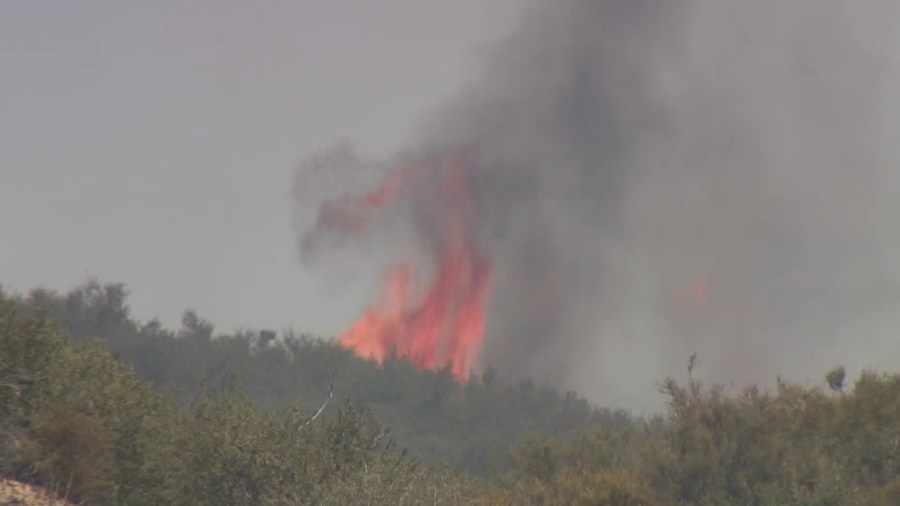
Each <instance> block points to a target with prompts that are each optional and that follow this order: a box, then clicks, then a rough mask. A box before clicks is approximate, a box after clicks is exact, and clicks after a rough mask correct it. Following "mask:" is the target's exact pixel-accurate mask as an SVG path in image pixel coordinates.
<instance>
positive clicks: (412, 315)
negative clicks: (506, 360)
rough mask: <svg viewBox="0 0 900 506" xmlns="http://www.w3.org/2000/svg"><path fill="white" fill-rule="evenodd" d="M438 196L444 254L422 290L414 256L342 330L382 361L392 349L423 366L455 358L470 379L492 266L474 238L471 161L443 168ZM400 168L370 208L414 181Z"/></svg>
mask: <svg viewBox="0 0 900 506" xmlns="http://www.w3.org/2000/svg"><path fill="white" fill-rule="evenodd" d="M440 168H442V169H444V172H445V173H444V174H442V176H443V177H442V178H441V179H440V181H441V183H440V185H439V188H438V191H437V192H436V195H434V196H433V197H434V199H433V200H430V201H429V202H430V203H431V204H432V205H434V206H437V207H436V208H435V209H434V210H435V211H436V216H437V217H438V218H437V221H438V223H436V224H435V227H434V228H435V231H436V233H438V244H437V253H436V258H435V259H434V265H433V266H432V267H433V273H432V275H431V278H430V280H427V282H426V283H424V288H423V289H420V290H416V287H417V276H419V275H420V272H419V270H418V269H417V266H416V265H415V263H414V262H413V261H411V260H404V261H401V262H398V263H397V264H396V265H394V266H393V268H391V269H390V270H389V272H388V273H387V275H386V277H385V279H384V282H383V284H382V287H381V292H380V295H379V300H378V301H376V302H375V303H374V304H372V305H371V306H370V307H369V308H368V309H367V310H366V311H365V313H364V314H363V316H362V317H361V318H360V319H359V320H357V321H356V322H355V323H354V324H353V325H351V326H350V328H349V329H348V330H347V331H346V332H344V333H343V334H342V335H341V336H340V344H341V346H343V347H345V348H347V349H350V350H352V351H353V352H354V353H355V354H356V355H358V356H360V357H365V358H373V359H375V360H376V361H378V362H379V363H381V362H383V361H384V359H385V357H387V356H388V355H390V354H391V353H392V352H396V354H397V355H398V356H402V357H406V358H407V359H408V360H410V361H412V362H413V363H414V364H416V365H417V366H418V367H420V368H424V369H438V368H441V367H443V366H445V365H449V366H450V369H451V371H452V372H453V375H454V376H456V378H458V379H459V380H460V381H461V382H465V381H466V380H467V379H468V377H469V375H470V373H471V371H472V369H473V367H474V366H475V365H476V364H477V361H478V358H479V352H480V350H481V345H482V340H483V337H484V328H485V303H486V297H487V293H488V289H489V285H490V277H491V276H490V266H489V262H488V260H487V257H486V256H485V255H483V254H482V253H481V252H480V251H479V248H478V245H477V244H476V242H475V238H474V237H473V233H472V231H473V229H474V218H475V216H474V209H473V204H472V201H471V193H470V183H469V179H468V174H467V172H466V167H465V165H463V164H461V163H459V160H452V161H451V162H450V163H449V164H448V165H446V166H443V167H440ZM406 177H407V173H405V172H397V173H395V174H394V175H393V176H392V177H391V178H390V179H389V180H388V182H387V183H386V184H385V185H384V186H382V187H381V188H378V189H377V190H375V191H373V192H371V193H369V194H368V195H366V196H365V197H363V198H362V199H361V204H362V207H382V206H386V205H390V204H391V203H392V202H393V200H394V199H395V198H396V196H397V193H398V192H399V191H400V190H401V187H402V185H403V184H404V183H405V182H406Z"/></svg>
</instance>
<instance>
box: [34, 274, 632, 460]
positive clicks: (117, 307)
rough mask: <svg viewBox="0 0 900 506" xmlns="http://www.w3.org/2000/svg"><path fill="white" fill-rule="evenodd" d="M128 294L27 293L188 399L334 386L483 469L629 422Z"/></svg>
mask: <svg viewBox="0 0 900 506" xmlns="http://www.w3.org/2000/svg"><path fill="white" fill-rule="evenodd" d="M127 295H128V293H127V291H126V289H125V287H124V286H123V285H121V284H108V285H101V284H99V283H97V282H96V281H90V282H88V283H87V284H85V285H84V286H81V287H78V288H76V289H74V290H72V291H70V292H68V293H65V294H59V293H55V292H51V291H47V290H34V291H32V292H31V293H30V294H29V295H28V296H27V297H20V298H19V304H20V305H21V306H22V307H23V308H25V309H27V308H44V309H45V310H46V311H47V312H48V315H49V316H50V317H51V318H52V319H53V320H54V321H55V322H57V324H58V325H59V326H60V328H61V330H62V331H63V332H65V333H66V334H67V335H69V336H71V337H72V338H73V339H74V340H76V341H79V342H99V343H102V344H103V345H105V346H106V347H107V348H108V349H109V350H110V351H111V352H113V353H114V354H115V355H116V356H117V357H118V358H119V359H120V360H121V361H123V362H124V363H126V364H129V365H130V366H131V367H132V368H133V370H134V372H135V374H136V375H137V376H138V377H139V378H141V379H144V380H147V381H150V382H152V383H153V384H154V385H156V386H160V387H174V388H175V389H176V390H175V392H176V394H177V395H178V396H179V398H181V399H182V400H187V399H189V398H190V396H191V394H192V393H193V392H194V391H195V390H196V389H197V387H198V386H199V385H200V384H201V382H204V381H206V382H209V383H219V382H221V381H223V380H224V379H225V378H228V377H229V376H233V377H236V378H238V380H239V381H240V383H241V389H242V391H243V392H245V393H246V395H247V397H248V398H249V399H250V401H251V402H252V403H253V405H254V406H256V407H257V408H260V409H263V410H271V409H277V408H280V407H281V406H283V405H284V404H286V403H289V402H299V403H300V404H302V405H304V406H318V405H320V404H321V403H322V402H323V400H324V399H325V398H326V397H327V396H328V393H329V391H330V390H331V391H333V394H334V395H335V396H336V397H337V398H348V399H349V400H350V401H351V402H353V403H354V404H356V405H359V406H367V407H370V408H371V409H372V411H373V412H374V413H375V415H376V416H377V418H378V420H379V421H380V422H381V423H382V424H384V425H385V426H386V427H389V428H390V430H391V434H392V435H393V436H395V437H396V438H397V439H398V440H400V441H403V442H404V444H405V445H407V446H408V448H409V452H410V453H411V454H412V455H414V456H416V457H420V458H423V459H424V460H425V461H427V462H438V461H440V462H447V463H450V464H453V465H455V466H457V467H461V468H463V469H465V470H467V471H471V472H474V473H477V474H485V473H487V472H488V471H489V469H490V466H491V460H492V458H493V457H494V456H495V455H497V454H498V453H501V452H503V451H505V450H506V449H507V448H508V447H509V446H510V445H511V444H512V443H514V442H515V441H518V440H520V439H521V438H522V437H523V436H525V435H526V434H530V433H543V434H561V433H570V432H572V431H574V430H576V429H580V428H585V427H589V426H605V427H620V426H625V425H628V424H630V423H631V420H630V418H629V417H628V416H627V414H626V413H625V412H623V411H611V410H606V409H599V408H595V407H593V406H591V405H590V404H589V403H588V402H587V401H586V400H585V399H583V398H580V397H577V396H576V395H574V394H573V393H562V394H561V393H558V392H556V391H555V390H552V389H549V388H541V387H539V386H537V385H534V384H532V383H531V382H528V381H524V382H520V383H517V384H513V385H508V384H503V383H502V382H500V381H499V380H498V379H497V378H496V375H495V374H494V373H493V371H490V370H489V371H488V372H487V373H485V374H484V375H482V376H481V377H476V378H472V380H471V381H469V382H468V384H467V385H466V386H461V385H460V384H459V383H458V382H457V381H456V380H455V378H454V377H453V375H452V374H451V373H450V371H449V369H447V370H442V371H436V372H433V371H420V370H418V369H416V368H415V367H414V366H412V364H410V363H409V362H407V361H406V360H402V359H397V358H394V359H389V360H387V361H386V363H385V364H384V365H383V367H378V366H377V365H376V364H375V363H374V362H373V361H367V360H360V359H358V358H356V357H355V356H353V355H352V354H351V353H350V352H348V351H347V350H344V349H342V348H341V347H339V346H336V345H335V344H333V343H332V342H330V341H325V340H322V339H316V338H310V337H307V336H304V335H302V334H298V333H294V332H291V331H287V332H280V333H276V332H274V331H270V330H262V331H238V332H231V333H216V331H215V328H214V326H213V325H212V324H211V323H210V322H208V321H206V320H204V319H203V318H201V317H199V316H198V315H197V314H196V313H194V312H193V311H186V312H185V313H184V317H183V319H182V327H181V328H180V329H178V330H176V331H171V330H168V329H165V328H163V326H161V325H160V324H159V323H158V322H157V321H155V320H154V321H150V322H147V323H140V322H138V321H137V320H136V319H134V318H133V317H132V316H131V315H130V312H129V308H128V304H127ZM332 383H333V385H332ZM326 414H328V415H330V414H331V411H330V410H329V411H328V412H327V413H326Z"/></svg>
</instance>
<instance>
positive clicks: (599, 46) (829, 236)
mask: <svg viewBox="0 0 900 506" xmlns="http://www.w3.org/2000/svg"><path fill="white" fill-rule="evenodd" d="M895 5H897V4H896V2H894V1H892V0H868V1H867V0H862V1H859V2H847V1H844V0H807V1H800V0H795V1H783V0H758V1H754V2H748V1H744V0H565V1H559V0H554V1H541V2H531V3H530V4H529V5H528V6H527V7H526V8H524V12H523V15H522V18H521V20H520V25H519V26H518V28H517V29H516V30H515V31H514V32H513V33H512V34H511V36H510V37H509V38H507V39H506V40H504V41H502V42H501V43H500V44H498V45H497V46H496V47H495V48H493V50H492V51H491V52H490V54H487V55H485V57H484V59H483V61H482V62H481V65H480V68H478V69H476V71H475V72H474V74H473V76H472V78H471V79H470V80H469V81H468V82H469V84H467V85H466V86H465V87H464V88H463V89H462V90H461V91H460V93H459V94H458V95H457V96H455V97H453V98H452V99H450V100H448V101H447V102H446V103H444V104H441V105H440V107H438V108H437V109H436V110H435V111H432V112H431V113H430V114H429V115H427V116H426V117H425V118H424V120H423V122H422V128H421V135H420V138H419V139H418V142H416V143H415V144H414V145H413V146H406V147H405V149H404V151H403V153H404V154H403V155H398V157H397V158H396V159H395V160H390V161H389V162H386V163H369V162H365V161H360V160H359V159H358V158H354V157H355V155H353V154H352V150H350V149H348V148H346V147H343V148H340V149H338V150H336V151H329V152H327V153H330V154H329V155H328V156H330V157H332V158H337V159H342V160H343V161H341V160H337V162H335V163H332V164H330V165H329V164H328V163H325V164H324V165H325V166H328V167H329V169H328V170H326V171H325V172H324V173H320V176H321V174H327V177H325V176H322V177H320V176H315V175H314V174H315V173H316V172H315V171H314V170H313V168H314V167H320V168H321V167H322V166H323V156H324V155H321V154H319V155H317V156H316V157H313V158H311V160H312V161H310V162H307V163H305V164H303V166H302V167H301V169H300V170H299V172H298V179H297V181H298V186H297V187H298V188H308V187H309V186H310V185H313V184H314V183H313V182H314V181H318V180H319V179H323V180H324V179H327V178H332V183H328V184H330V186H329V187H328V189H327V191H316V192H315V195H316V197H317V198H319V197H324V198H323V199H322V200H324V202H322V203H321V207H320V208H319V214H318V216H317V218H315V220H314V223H311V224H310V223H306V224H304V225H300V223H301V222H303V220H302V219H298V235H299V237H300V250H301V255H302V257H303V260H304V263H305V264H306V265H307V266H309V267H310V268H312V267H313V266H316V267H317V268H323V269H325V270H326V271H331V272H344V270H345V269H346V268H347V266H348V265H350V263H352V262H351V261H352V260H354V259H356V260H360V259H377V261H374V262H369V261H366V262H363V263H364V264H365V265H366V266H367V267H371V266H372V265H373V263H375V264H378V266H377V271H378V275H379V276H382V275H384V276H387V277H389V278H390V277H391V276H389V275H388V273H390V272H392V269H396V268H397V267H396V266H397V265H406V264H404V262H408V261H414V263H415V266H416V270H417V272H419V274H417V275H416V276H415V280H410V283H411V287H410V288H409V290H411V291H413V292H415V291H417V290H418V292H420V293H422V294H424V295H420V296H416V297H413V296H410V295H403V296H401V297H399V299H403V300H402V301H400V302H398V300H394V302H393V303H390V304H387V303H386V302H385V300H384V299H385V298H388V299H390V298H391V297H390V296H387V295H384V294H383V295H382V298H381V302H378V303H375V304H374V305H373V306H372V309H370V313H371V312H372V311H374V313H371V314H374V315H375V316H376V317H380V318H381V319H380V320H379V321H381V322H388V323H390V325H388V323H384V325H386V326H383V327H382V328H381V330H379V331H378V332H381V334H379V335H380V337H378V338H377V339H375V340H374V341H371V342H375V341H378V340H379V339H380V340H381V341H378V342H382V343H383V344H385V345H390V346H394V347H396V348H397V350H398V351H400V352H405V353H407V354H409V355H410V356H413V355H415V356H417V357H420V358H419V359H418V360H419V363H420V364H422V365H423V366H428V367H432V366H440V365H441V364H440V362H441V361H453V360H456V364H455V366H456V369H455V372H457V375H458V376H460V377H461V378H463V377H465V376H466V375H467V374H468V373H470V372H472V373H477V372H479V371H480V370H482V369H483V368H484V367H486V366H488V365H490V366H494V367H496V368H497V369H498V371H499V372H500V374H501V376H502V377H506V378H508V379H515V378H518V377H521V376H526V375H527V376H531V377H534V378H536V379H538V380H539V381H543V382H547V383H550V384H553V385H556V386H559V387H562V388H576V389H578V390H579V391H581V392H583V393H586V394H587V395H589V396H592V397H594V398H595V399H597V400H600V401H603V402H611V403H615V404H620V405H626V406H629V407H641V406H650V405H652V404H653V403H654V401H653V399H656V398H657V397H656V392H655V389H654V387H653V385H654V382H655V381H657V380H659V379H660V378H661V377H663V376H665V375H668V374H680V373H682V372H683V370H684V364H685V361H686V358H687V356H688V355H689V354H690V353H692V352H695V351H696V352H697V353H698V354H699V355H700V356H701V358H702V359H703V365H702V366H701V369H700V371H699V372H700V373H701V374H703V375H705V376H706V377H707V378H709V379H714V380H718V381H734V382H736V383H739V384H740V383H746V382H751V381H753V382H765V381H768V380H770V379H771V378H772V377H773V376H774V375H775V374H781V375H783V376H787V377H789V378H797V379H817V378H818V377H819V376H820V375H821V373H823V372H824V369H825V368H827V367H829V366H831V365H834V364H836V363H843V364H845V365H848V366H849V367H851V368H853V367H857V368H858V367H861V366H863V365H866V366H876V367H877V366H881V367H890V366H894V367H895V366H896V365H897V363H898V362H900V347H898V346H894V345H892V344H891V343H892V342H893V341H895V340H896V337H897V334H898V333H900V327H897V326H895V325H896V324H897V323H898V322H900V318H898V317H897V315H898V314H900V313H898V312H900V226H898V225H897V224H896V223H895V221H896V217H897V216H900V203H898V199H897V198H896V196H897V195H900V193H898V191H900V165H898V163H900V157H898V149H900V148H898V147H896V146H897V143H896V140H897V139H900V137H898V134H900V129H898V118H900V115H898V113H900V91H898V90H900V79H897V77H898V73H897V70H898V65H897V63H898V58H897V57H896V56H895V55H896V54H897V53H898V49H900V44H898V41H897V38H896V34H897V27H898V23H897V19H898V18H897V16H896V14H897V9H896V7H895ZM335 153H338V155H335ZM339 153H344V154H343V155H339ZM348 153H349V154H348ZM328 156H326V159H327V158H328ZM347 160H352V163H351V162H348V161H347ZM338 165H342V167H338ZM347 167H351V168H350V169H347ZM454 174H456V176H453V175H454ZM454 177H456V178H457V179H456V183H455V184H457V185H458V186H459V188H457V191H458V192H462V193H464V194H465V195H464V196H457V197H454V198H452V199H449V200H448V199H447V198H445V197H441V195H445V194H446V188H447V185H448V184H449V183H448V182H447V181H448V178H450V179H452V178H454ZM362 179H367V181H366V184H362V183H360V181H362ZM301 181H302V184H301ZM323 184H325V183H323ZM367 185H368V186H367ZM326 186H327V185H326ZM311 198H312V196H310V195H308V194H306V195H301V194H300V193H299V192H298V195H297V196H296V200H297V203H298V207H297V209H298V216H300V211H299V210H300V209H306V208H305V207H304V206H305V205H307V204H308V203H309V202H310V199H311ZM463 201H465V202H463ZM303 216H307V215H303ZM307 221H308V220H307ZM341 251H343V252H345V253H343V254H344V255H345V256H344V257H341V258H342V259H341V260H335V259H334V258H335V255H338V254H339V252H341ZM448 251H456V252H457V257H454V258H455V260H454V261H456V262H458V265H457V266H456V267H455V268H456V269H457V270H456V271H454V272H456V273H457V274H456V275H457V276H462V277H465V280H463V281H460V279H457V278H454V280H445V281H440V279H439V278H440V277H441V276H442V275H446V274H447V272H446V270H445V268H444V267H443V262H446V261H448V260H447V255H448ZM346 252H350V253H346ZM482 263H483V265H482ZM355 265H359V264H358V263H357V264H355ZM392 265H393V267H392ZM488 272H489V275H488ZM479 276H481V277H479ZM476 278H477V279H476ZM393 279H394V280H395V281H396V279H397V276H396V275H395V276H394V278H393ZM440 283H447V285H446V286H444V285H442V286H443V288H441V289H442V290H443V289H446V290H447V293H446V294H445V295H446V301H445V302H444V303H443V305H442V306H440V307H441V308H443V311H444V313H441V314H445V315H446V318H445V319H446V321H443V320H441V322H437V323H435V325H438V326H439V327H440V328H441V329H443V330H429V331H423V330H421V326H422V325H424V324H423V323H422V321H423V319H427V318H426V316H423V315H424V313H428V314H429V315H433V314H436V313H434V312H433V311H432V309H433V306H428V304H427V303H426V300H425V299H427V298H428V297H429V296H430V295H428V294H430V293H431V291H433V290H437V289H436V288H435V286H436V285H438V284H440ZM412 285H414V286H412ZM442 293H444V292H442ZM466 294H467V295H466ZM475 296H479V297H483V298H484V300H483V301H481V302H479V304H481V305H482V306H481V307H482V309H483V311H484V315H483V322H481V324H483V326H484V329H483V330H484V332H483V335H481V334H480V333H479V332H478V330H479V329H478V325H479V322H477V321H476V322H469V325H470V327H468V328H469V330H468V331H467V332H469V333H470V334H471V335H473V336H474V334H479V335H478V336H477V337H472V338H471V339H472V341H473V342H472V344H471V346H470V347H465V351H464V352H453V351H448V350H453V349H456V348H454V345H453V344H452V343H451V341H452V340H453V339H455V338H456V333H455V331H453V330H448V329H449V328H450V327H453V326H454V325H462V324H460V323H459V322H458V321H457V320H459V319H460V318H463V317H462V316H460V315H461V314H462V313H463V312H464V310H463V309H460V307H462V305H464V304H466V302H465V300H469V299H470V298H471V297H475ZM394 299H397V297H396V296H394ZM385 304H387V305H388V306H391V308H392V309H385V307H386V306H385ZM426 306H427V307H426ZM428 307H431V308H432V309H428ZM428 311H432V312H430V313H429V312H428ZM434 311H436V310H434ZM388 313H390V315H388ZM441 318H444V317H441ZM441 318H439V320H440V319H441ZM465 318H469V317H465ZM474 318H476V319H477V315H475V316H474ZM361 321H362V320H361ZM416 322H418V323H416ZM350 323H351V322H348V328H349V327H350ZM358 323H359V322H358ZM416 325H419V327H416ZM472 325H474V327H472ZM453 328H456V327H453ZM473 328H474V329H475V330H472V329H473ZM348 332H350V331H348ZM422 332H431V334H429V336H431V337H428V338H427V339H425V340H424V341H427V342H428V343H430V345H424V346H425V347H426V348H427V347H428V346H431V349H432V350H437V351H436V352H435V353H436V358H433V359H431V360H430V361H429V360H426V359H424V358H421V357H422V353H424V352H423V351H422V350H421V349H419V348H416V347H417V346H419V347H420V348H421V346H423V344H422V342H423V341H422V339H423V338H421V335H422ZM397 335H403V336H406V337H404V339H406V341H403V340H402V339H401V340H399V341H398V340H397V339H396V338H394V337H389V336H397ZM348 339H349V338H348V337H346V336H345V338H344V342H345V343H346V342H348ZM373 339H374V338H373ZM404 343H405V344H404ZM379 346H381V345H379ZM379 349H382V350H383V349H385V348H383V347H382V348H379ZM414 349H418V350H419V351H413V350H414ZM369 352H370V354H373V353H372V349H369ZM379 353H380V352H379ZM374 355H377V353H374ZM463 357H465V359H464V360H463ZM376 358H378V357H377V356H376ZM460 360H463V361H464V362H465V364H466V365H465V366H460V365H459V363H460Z"/></svg>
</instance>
